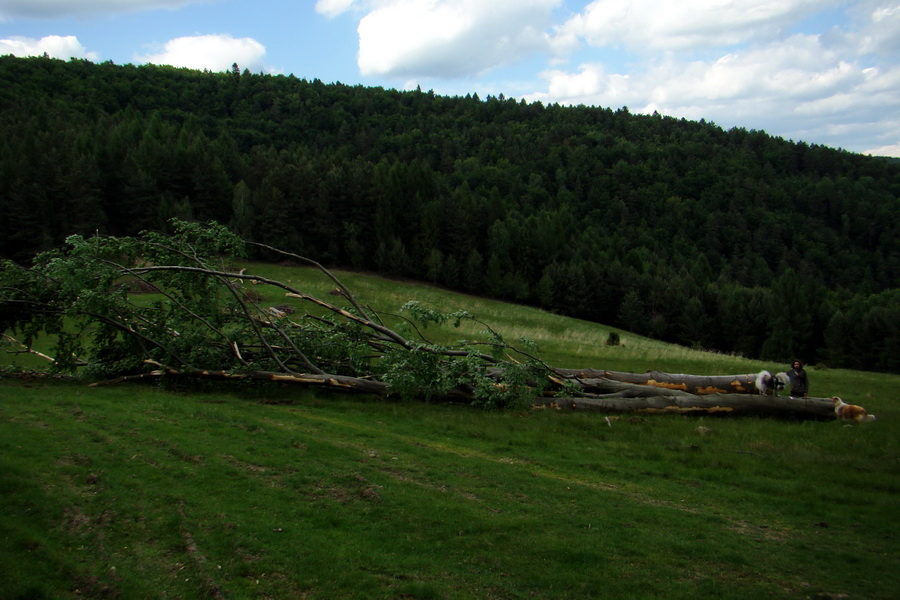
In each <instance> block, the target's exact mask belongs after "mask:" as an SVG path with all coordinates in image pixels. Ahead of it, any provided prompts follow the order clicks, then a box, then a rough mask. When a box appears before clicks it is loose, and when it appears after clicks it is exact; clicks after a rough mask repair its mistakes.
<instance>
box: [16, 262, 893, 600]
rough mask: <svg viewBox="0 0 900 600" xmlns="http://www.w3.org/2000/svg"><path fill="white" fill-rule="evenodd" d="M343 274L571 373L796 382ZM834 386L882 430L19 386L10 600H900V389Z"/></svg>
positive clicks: (268, 392) (552, 319)
mask: <svg viewBox="0 0 900 600" xmlns="http://www.w3.org/2000/svg"><path fill="white" fill-rule="evenodd" d="M261 268H266V269H275V267H261ZM271 275H273V276H276V278H277V277H285V276H286V278H296V279H297V281H298V282H299V283H302V285H304V286H307V288H306V289H309V290H310V291H311V292H313V293H325V292H327V290H328V289H329V287H330V283H329V282H328V281H326V280H324V279H323V278H321V277H320V276H319V275H317V274H314V273H313V272H311V271H308V270H305V269H303V270H290V271H285V270H279V271H278V272H277V273H276V272H275V271H273V272H272V273H271ZM339 275H340V276H341V277H342V279H345V282H346V283H347V284H348V285H349V287H351V289H353V290H354V291H356V292H357V293H358V294H359V297H360V298H361V299H362V300H364V301H367V302H370V303H372V304H374V305H376V306H378V307H379V308H381V309H383V310H384V311H386V312H387V311H395V310H396V309H397V307H399V306H400V305H402V304H403V303H404V302H406V301H407V300H410V299H417V300H420V301H422V302H423V303H425V304H428V305H430V306H433V307H435V308H438V309H446V310H456V309H459V308H466V309H468V310H470V311H471V312H473V313H474V314H476V315H477V316H478V317H479V318H481V319H483V320H484V321H486V322H488V323H490V324H491V325H492V326H493V327H494V328H496V329H498V330H499V331H501V332H502V333H503V334H504V335H505V336H507V338H508V339H515V337H518V336H520V335H521V336H523V337H528V338H531V339H534V340H536V341H537V343H538V344H539V346H540V347H541V348H542V349H543V352H542V356H543V357H544V358H547V359H548V361H549V362H551V363H553V364H558V365H560V366H579V367H580V366H591V367H598V368H615V369H620V370H630V371H644V370H648V369H660V370H667V371H683V372H692V373H698V374H703V373H741V372H753V371H755V370H758V369H759V368H762V367H770V368H774V367H777V365H766V364H764V363H758V362H754V361H747V360H745V359H742V358H740V357H733V356H722V355H710V354H705V353H702V352H697V351H694V350H689V349H685V348H673V347H670V346H666V345H663V344H659V343H656V342H653V341H650V340H643V339H641V338H637V337H634V336H631V335H630V334H628V333H627V332H618V333H620V335H621V337H622V341H623V342H624V343H623V344H621V345H619V346H606V345H605V343H604V342H605V340H606V336H607V334H608V332H609V329H608V328H605V327H602V326H599V325H594V324H589V323H583V322H577V321H572V320H568V319H564V318H562V317H559V316H557V315H552V314H550V313H547V312H544V311H537V310H533V309H527V308H524V307H517V306H511V305H504V304H501V303H497V302H492V301H487V300H484V299H479V298H473V297H462V296H459V295H456V294H449V293H446V292H443V291H441V290H436V289H433V288H427V287H422V286H417V285H413V284H403V283H400V282H394V281H388V280H384V279H380V278H374V277H363V276H358V275H354V274H344V273H341V274H339ZM317 286H318V287H317ZM258 287H261V286H258ZM260 293H261V294H263V297H264V302H271V303H273V304H279V303H283V302H284V299H283V298H281V297H278V296H276V295H275V294H274V293H273V294H272V295H271V297H270V296H269V292H268V291H267V290H261V291H260ZM468 326H469V325H467V327H468ZM428 333H429V335H434V336H446V339H454V338H455V337H456V336H458V337H471V336H472V335H474V334H477V333H478V331H477V326H476V328H474V329H472V330H471V331H468V330H453V329H452V328H451V329H450V330H449V331H446V332H444V331H441V332H438V331H431V330H429V332H428ZM811 377H812V384H813V391H814V393H816V394H817V395H819V394H821V395H831V394H837V395H842V396H844V397H845V398H848V399H851V400H854V401H859V402H860V403H862V404H865V405H866V406H867V407H868V408H870V409H871V410H872V411H873V412H876V413H878V416H879V420H878V421H877V422H875V423H872V424H869V425H868V426H851V427H845V426H843V425H842V424H840V423H836V422H829V423H821V422H796V421H785V420H774V419H762V418H740V419H733V418H710V417H702V418H695V417H682V416H654V417H646V418H643V417H628V416H625V417H620V418H611V420H610V421H609V423H607V421H606V420H604V419H603V417H602V416H598V415H596V414H584V413H560V412H555V411H551V410H519V411H506V412H485V411H482V410H478V409H473V408H470V407H464V406H453V405H442V404H421V403H411V404H406V403H399V402H392V401H381V400H376V399H365V398H355V397H347V396H338V395H314V394H312V393H309V392H305V391H299V390H297V389H295V388H291V387H286V388H281V387H277V386H274V385H269V386H248V387H246V388H243V389H234V388H227V389H221V390H218V391H216V390H212V391H206V392H197V391H194V392H190V393H188V392H186V391H177V390H165V389H159V388H148V387H139V386H130V385H129V386H120V387H111V388H96V389H92V388H86V387H85V386H83V385H80V384H71V383H62V384H60V383H57V384H53V383H49V382H45V381H43V380H33V381H22V380H18V379H16V380H0V598H23V599H24V598H64V599H65V598H176V597H177V598H185V599H188V598H446V599H456V598H473V599H474V598H589V597H599V598H641V599H643V598H675V599H677V598H741V599H743V598H810V597H816V596H817V595H819V596H820V597H848V598H873V599H877V598H885V599H887V598H895V597H897V593H898V590H900V568H898V567H900V559H898V555H897V545H896V544H897V539H898V533H900V523H898V520H897V512H896V509H897V497H898V496H897V494H898V491H900V447H898V436H897V428H896V425H895V424H896V423H897V419H898V417H900V410H898V407H897V403H896V402H895V400H894V399H895V398H896V393H895V390H896V389H897V388H898V385H900V377H896V376H887V375H879V374H874V373H859V372H850V371H843V370H837V369H834V370H826V369H821V370H814V371H812V373H811ZM829 595H830V596H829ZM842 595H843V596H842Z"/></svg>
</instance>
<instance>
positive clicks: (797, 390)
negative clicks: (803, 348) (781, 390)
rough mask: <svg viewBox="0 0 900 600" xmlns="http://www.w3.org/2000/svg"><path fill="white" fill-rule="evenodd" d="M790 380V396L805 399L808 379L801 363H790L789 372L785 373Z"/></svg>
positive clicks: (797, 361)
mask: <svg viewBox="0 0 900 600" xmlns="http://www.w3.org/2000/svg"><path fill="white" fill-rule="evenodd" d="M787 376H788V379H790V380H791V396H795V397H799V398H805V397H806V396H807V395H809V377H808V376H807V375H806V371H804V370H803V363H802V362H800V361H799V360H795V361H794V362H792V363H791V370H790V371H788V372H787Z"/></svg>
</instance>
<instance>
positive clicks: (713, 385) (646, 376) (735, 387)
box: [554, 369, 760, 396]
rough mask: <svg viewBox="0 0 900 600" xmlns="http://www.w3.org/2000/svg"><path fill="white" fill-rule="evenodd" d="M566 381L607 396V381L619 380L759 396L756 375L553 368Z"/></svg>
mask: <svg viewBox="0 0 900 600" xmlns="http://www.w3.org/2000/svg"><path fill="white" fill-rule="evenodd" d="M554 372H555V373H557V374H558V375H560V376H562V377H564V378H566V379H575V380H576V381H578V383H579V384H581V385H582V387H583V388H584V390H585V391H586V392H600V393H604V392H603V389H605V387H604V386H605V385H606V382H608V381H620V382H623V383H633V384H637V385H646V386H651V387H657V388H662V389H667V390H678V391H681V392H687V393H689V394H694V395H698V396H703V395H707V394H759V393H760V390H759V388H757V386H756V378H757V376H758V374H757V373H750V374H746V375H686V374H683V373H663V372H662V371H647V372H646V373H622V372H619V371H604V370H601V369H554Z"/></svg>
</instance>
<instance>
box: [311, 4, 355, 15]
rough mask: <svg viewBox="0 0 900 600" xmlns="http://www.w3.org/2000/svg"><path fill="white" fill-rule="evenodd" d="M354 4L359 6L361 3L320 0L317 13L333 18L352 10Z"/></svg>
mask: <svg viewBox="0 0 900 600" xmlns="http://www.w3.org/2000/svg"><path fill="white" fill-rule="evenodd" d="M354 4H355V5H359V4H360V2H359V1H358V0H318V2H316V12H317V13H319V14H322V15H325V16H326V17H329V18H332V17H336V16H338V15H340V14H343V13H345V12H347V11H349V10H351V9H352V8H353V5H354Z"/></svg>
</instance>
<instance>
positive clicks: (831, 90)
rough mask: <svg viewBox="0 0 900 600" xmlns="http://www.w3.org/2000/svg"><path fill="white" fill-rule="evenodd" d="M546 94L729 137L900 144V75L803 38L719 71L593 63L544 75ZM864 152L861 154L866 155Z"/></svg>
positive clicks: (668, 64)
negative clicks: (877, 138)
mask: <svg viewBox="0 0 900 600" xmlns="http://www.w3.org/2000/svg"><path fill="white" fill-rule="evenodd" d="M543 77H544V78H545V80H546V82H547V89H546V91H545V92H539V93H536V94H532V95H531V96H529V99H530V100H541V101H544V102H559V103H562V104H585V105H599V106H608V107H619V106H628V107H629V108H630V109H631V110H632V111H633V112H640V113H652V112H653V111H658V112H660V113H662V114H666V115H671V116H676V117H685V118H688V119H701V118H703V119H706V120H710V121H714V122H716V123H718V124H720V125H722V126H724V127H732V126H739V127H748V128H753V129H764V130H766V131H767V132H768V133H770V134H773V135H779V136H782V137H786V138H791V139H797V140H801V139H802V140H806V141H814V142H816V143H825V144H830V145H844V146H845V147H846V142H843V143H841V142H837V140H838V139H839V138H843V139H853V138H854V137H856V136H860V140H861V139H862V137H861V136H863V135H864V134H866V135H869V139H870V140H871V135H875V134H879V132H878V129H879V128H886V129H885V130H884V131H881V132H880V135H887V136H890V137H892V138H896V137H897V136H900V129H898V128H897V124H896V123H894V124H893V128H891V127H892V126H891V125H888V124H887V123H886V122H885V115H886V114H891V113H892V112H893V113H896V107H897V98H900V67H887V68H880V69H879V68H872V67H866V66H864V65H863V64H862V63H860V62H859V61H857V60H854V59H853V58H852V57H850V58H849V59H848V58H845V55H844V54H842V53H839V52H838V51H836V50H835V49H832V48H829V47H827V46H826V45H824V44H823V43H822V39H821V37H820V36H814V35H795V36H791V37H788V38H786V39H784V40H782V41H780V42H773V43H770V44H765V45H762V46H758V47H755V48H753V49H747V50H742V51H736V52H732V53H728V54H725V55H723V56H721V57H720V58H719V59H718V60H712V61H691V62H683V61H678V60H675V59H674V58H672V57H671V56H669V57H666V58H663V59H662V60H661V61H659V62H655V63H648V64H647V66H645V67H644V68H643V69H641V70H637V71H632V72H630V73H627V74H625V73H614V72H609V70H608V69H607V68H606V67H605V66H604V65H602V64H598V63H586V64H583V65H581V66H580V67H579V68H578V70H577V71H575V72H567V71H564V70H560V69H556V70H550V71H547V72H545V73H544V75H543ZM861 148H862V146H857V149H861Z"/></svg>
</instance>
